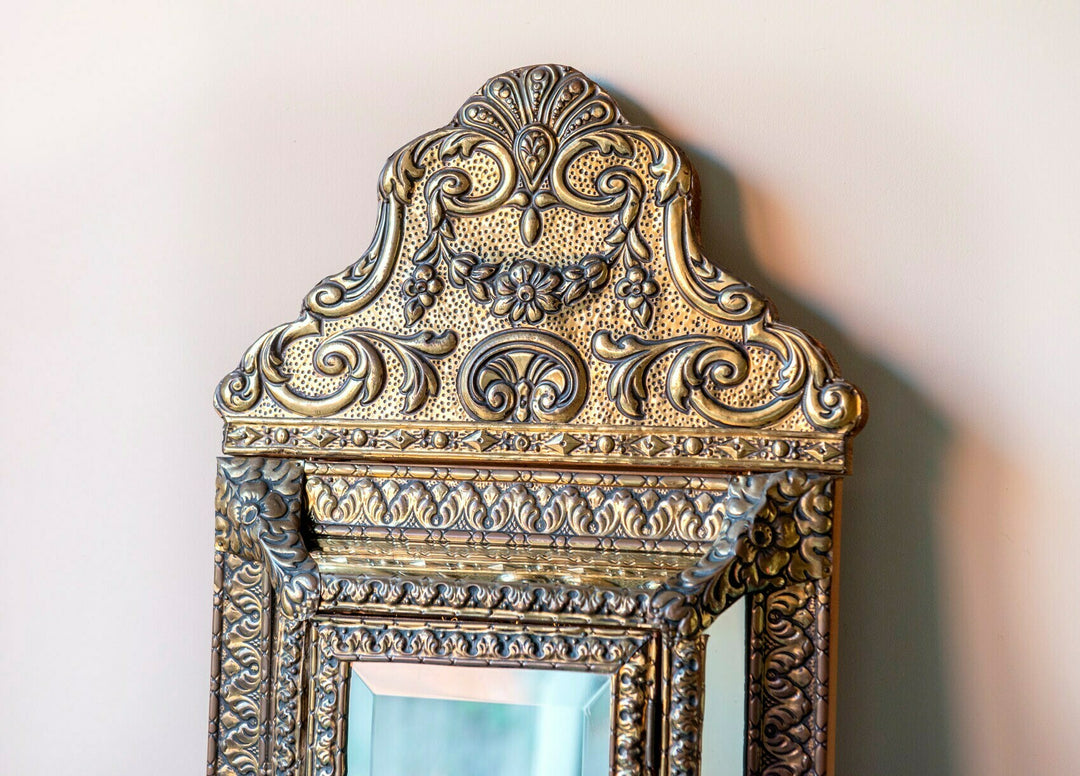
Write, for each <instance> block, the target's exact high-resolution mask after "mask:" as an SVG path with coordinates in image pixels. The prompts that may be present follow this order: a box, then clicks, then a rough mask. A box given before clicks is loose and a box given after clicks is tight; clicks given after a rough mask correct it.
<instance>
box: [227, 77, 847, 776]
mask: <svg viewBox="0 0 1080 776" xmlns="http://www.w3.org/2000/svg"><path fill="white" fill-rule="evenodd" d="M379 194H380V214H379V221H378V226H377V228H376V236H375V239H374V241H373V243H372V246H371V248H369V250H368V251H367V252H366V253H365V254H364V255H363V256H362V257H361V258H360V259H359V260H358V261H357V262H356V263H354V264H353V265H352V266H350V267H349V268H348V269H346V270H345V271H344V272H342V273H340V274H338V275H334V276H331V277H329V278H327V279H325V280H324V281H322V282H321V283H320V284H319V285H318V286H316V288H315V289H314V290H313V291H311V293H309V294H308V296H307V298H306V300H305V303H304V307H303V310H302V312H301V316H300V317H299V318H298V319H297V320H296V321H294V322H292V323H289V324H284V325H282V326H279V327H277V328H275V329H272V330H271V331H269V332H268V333H267V334H265V335H263V336H262V337H261V338H259V339H258V340H257V341H256V342H255V344H254V345H253V346H252V347H251V348H250V349H249V350H248V351H247V353H245V355H244V356H243V358H242V360H241V363H240V365H239V367H238V368H237V369H236V370H235V371H234V372H232V373H231V374H229V375H227V376H226V377H225V379H224V380H223V381H222V383H221V385H220V387H219V389H218V393H217V407H218V410H219V412H221V414H222V416H223V417H224V419H225V424H226V425H225V442H224V451H225V453H226V454H227V457H224V458H221V459H220V461H219V467H218V483H217V500H216V511H217V541H216V550H217V552H216V568H217V573H216V578H215V580H216V581H215V607H214V611H215V616H214V630H213V634H214V635H213V678H212V697H211V709H210V745H209V753H208V768H207V770H208V774H226V773H230V774H231V773H252V774H262V773H274V774H277V775H278V776H286V775H288V774H297V773H304V774H325V775H327V776H331V775H333V774H342V773H344V767H345V762H344V750H345V746H344V744H345V732H346V730H345V727H346V713H345V712H346V708H347V702H348V686H347V678H348V674H347V670H348V664H349V663H350V662H353V661H364V660H394V661H405V662H408V661H413V662H435V663H445V664H453V665H483V666H507V667H510V666H512V667H533V668H537V667H543V668H556V669H568V670H582V671H594V672H600V673H604V674H609V675H611V676H613V677H614V679H615V683H614V687H615V701H614V705H615V713H614V714H613V717H612V720H613V731H612V772H613V773H616V774H619V775H620V776H623V775H626V774H646V773H648V774H696V773H697V772H698V770H699V766H700V751H701V735H702V715H703V693H704V669H705V666H704V644H705V640H704V635H703V632H704V630H705V629H706V628H707V627H708V625H709V624H710V623H711V622H712V621H713V620H714V619H715V618H716V617H717V616H718V615H719V614H720V613H721V612H722V611H724V609H726V608H727V607H728V606H730V605H731V603H733V602H734V601H736V600H737V599H738V598H740V597H742V596H747V597H748V600H749V606H748V612H749V615H748V624H747V628H748V643H749V659H748V665H747V698H746V709H747V716H746V723H747V729H746V749H745V753H744V762H745V770H746V773H748V774H762V773H767V772H768V773H799V774H823V773H825V772H826V769H827V761H826V754H827V751H828V748H827V741H828V731H829V725H828V693H829V689H828V688H829V666H828V663H829V615H830V611H829V598H830V586H831V578H832V571H833V570H832V555H833V534H834V522H835V514H836V507H835V504H836V500H837V498H838V491H839V478H840V477H841V476H842V475H843V474H845V473H846V472H847V469H848V465H849V461H850V439H851V437H852V436H853V435H854V434H855V433H856V432H857V431H858V429H859V427H860V426H861V424H862V422H863V420H864V417H865V403H864V401H863V399H862V397H861V395H860V394H859V392H858V391H857V390H856V389H855V388H854V387H852V386H851V385H850V384H849V383H846V382H844V381H843V380H842V379H841V378H839V377H838V376H837V374H836V371H835V367H834V365H833V363H832V361H831V360H830V358H829V356H828V354H827V353H826V352H825V351H824V350H823V349H822V347H821V346H820V345H818V344H817V343H816V342H814V341H813V340H812V339H811V338H809V337H808V336H807V335H805V334H803V333H802V332H799V331H798V330H796V329H793V328H791V327H788V326H785V325H783V324H780V323H777V322H776V321H775V320H774V318H773V312H772V309H771V306H770V305H769V303H768V301H767V300H765V299H764V298H763V297H762V296H761V295H760V294H758V293H757V292H756V291H754V290H753V289H752V288H750V287H749V286H747V285H745V284H743V283H741V282H740V281H738V280H737V279H735V278H733V277H731V276H730V275H729V274H727V273H726V272H724V271H723V270H720V269H718V268H716V267H715V266H714V265H712V264H711V263H710V262H708V261H707V260H706V259H705V258H704V257H703V256H702V255H701V253H700V251H699V249H698V241H697V230H696V220H695V219H696V208H697V203H696V182H695V179H694V175H693V171H692V170H691V168H690V166H689V163H688V162H687V160H686V158H685V156H684V155H683V154H682V152H681V151H679V150H678V149H677V148H676V147H675V146H674V145H672V144H671V143H670V141H668V140H667V139H666V138H664V137H662V136H661V135H659V134H658V133H656V132H654V131H652V130H648V129H644V128H640V127H633V126H630V125H628V124H627V123H626V122H625V120H624V119H623V118H622V116H621V115H620V114H619V111H618V108H617V107H616V106H615V104H614V102H613V101H612V100H611V98H610V97H609V96H608V95H607V94H606V93H605V92H604V91H603V90H602V89H601V88H600V87H598V86H597V85H596V84H595V83H593V82H592V81H590V80H589V79H588V78H586V77H585V76H583V75H582V74H581V73H579V72H578V71H576V70H573V69H572V68H568V67H563V66H557V65H540V66H535V67H529V68H522V69H519V70H514V71H511V72H509V73H506V74H503V75H501V76H497V77H495V78H493V79H491V80H490V81H488V82H487V83H486V84H485V85H484V86H483V87H481V89H480V90H479V91H478V92H477V93H476V95H474V96H473V97H472V98H470V99H469V100H468V101H467V102H466V103H465V105H464V106H462V108H461V109H460V110H459V111H458V113H457V114H456V115H455V118H454V120H453V121H452V122H451V123H450V124H448V125H447V126H446V127H443V128H441V129H439V130H436V131H434V132H431V133H428V134H426V135H423V136H422V137H420V138H418V139H417V140H415V141H413V142H412V143H410V144H408V145H406V146H405V147H403V148H402V149H401V150H399V151H398V152H397V153H395V154H394V155H393V156H392V157H391V158H390V160H389V162H388V163H387V165H386V167H385V169H384V171H383V174H382V176H381V179H380V186H379ZM619 273H621V275H620V274H619ZM391 387H396V389H397V390H396V391H395V390H391Z"/></svg>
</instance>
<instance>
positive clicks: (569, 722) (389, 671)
mask: <svg viewBox="0 0 1080 776" xmlns="http://www.w3.org/2000/svg"><path fill="white" fill-rule="evenodd" d="M612 680H613V677H612V676H611V675H610V674H593V673H586V672H578V671H553V670H535V669H532V670H530V669H527V668H465V667H461V666H443V665H429V664H421V665H409V664H402V663H388V662H381V661H380V662H365V663H353V664H352V676H351V678H350V680H349V712H348V723H347V724H348V744H347V751H346V756H345V764H346V767H347V769H348V773H349V774H350V776H413V774H419V773H424V774H432V775H434V774H442V775H443V776H472V774H475V773H477V771H478V769H480V770H482V771H483V773H485V774H489V776H606V775H607V774H608V773H609V772H610V769H611V706H612V701H613V699H614V695H613V693H612ZM418 734H419V736H418Z"/></svg>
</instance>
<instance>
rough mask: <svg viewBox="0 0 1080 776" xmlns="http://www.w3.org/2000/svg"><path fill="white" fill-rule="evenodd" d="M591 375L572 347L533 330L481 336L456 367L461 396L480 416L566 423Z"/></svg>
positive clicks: (580, 402)
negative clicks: (458, 367)
mask: <svg viewBox="0 0 1080 776" xmlns="http://www.w3.org/2000/svg"><path fill="white" fill-rule="evenodd" d="M588 385H589V374H588V370H587V369H586V367H585V362H584V361H582V359H581V356H580V355H578V353H577V351H576V350H575V349H574V346H573V345H571V344H570V343H569V342H567V341H566V340H564V339H562V338H561V337H556V336H555V335H554V334H547V333H545V332H541V331H535V330H511V331H503V332H497V333H495V334H492V335H490V336H488V337H486V338H484V339H483V340H481V341H480V342H479V343H477V345H476V346H475V347H473V349H472V350H471V351H469V353H468V355H467V356H465V359H464V361H462V363H461V367H460V369H459V371H458V396H459V398H460V399H461V403H462V405H463V406H464V408H465V411H466V412H467V413H468V414H469V415H470V416H471V417H473V418H475V419H476V420H483V421H513V422H517V423H525V422H534V423H535V422H547V423H565V422H567V421H570V420H572V419H573V418H574V417H575V416H576V415H577V414H578V412H579V411H580V410H581V407H582V405H584V403H585V399H586V397H587V395H588Z"/></svg>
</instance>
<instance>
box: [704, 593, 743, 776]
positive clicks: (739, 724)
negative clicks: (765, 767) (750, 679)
mask: <svg viewBox="0 0 1080 776" xmlns="http://www.w3.org/2000/svg"><path fill="white" fill-rule="evenodd" d="M705 633H706V635H707V636H708V637H709V641H708V644H707V646H706V647H705V719H704V729H703V730H702V735H701V776H743V774H744V773H745V772H746V771H745V769H744V767H743V749H744V745H745V739H746V660H747V654H746V650H747V644H746V599H745V598H740V599H739V600H738V601H736V602H735V603H734V604H732V605H731V607H730V608H729V609H726V610H725V611H724V613H723V614H721V615H720V616H719V617H717V618H716V621H715V622H714V623H713V624H712V625H710V626H709V629H708V630H707V631H705Z"/></svg>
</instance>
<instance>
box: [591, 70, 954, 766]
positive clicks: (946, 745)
mask: <svg viewBox="0 0 1080 776" xmlns="http://www.w3.org/2000/svg"><path fill="white" fill-rule="evenodd" d="M605 88H608V87H606V86H605ZM608 91H609V92H610V93H611V94H612V96H613V97H615V99H616V101H617V102H618V103H619V105H620V107H621V108H622V109H623V112H624V114H625V115H626V117H627V119H628V120H629V121H630V122H631V123H634V124H640V125H643V126H648V127H654V128H657V129H659V130H660V131H661V132H663V131H664V128H663V126H662V123H661V122H658V121H657V120H656V119H655V118H654V117H652V116H650V115H649V114H648V113H647V112H646V111H643V110H642V109H641V108H640V107H639V106H638V105H636V104H635V103H634V101H633V100H632V99H629V98H627V97H626V96H624V95H623V94H621V93H619V92H618V91H617V90H613V89H610V88H608ZM683 148H684V150H685V151H686V152H687V155H688V156H689V157H690V159H691V162H692V163H693V165H694V167H695V169H696V170H697V173H698V176H699V179H700V182H701V202H702V207H701V222H702V223H701V232H702V233H701V237H702V246H703V249H704V251H705V254H706V255H707V256H708V257H709V258H710V259H711V260H712V261H715V262H716V263H717V264H718V265H720V266H722V267H724V268H725V269H726V270H729V271H731V272H732V273H733V274H735V275H736V276H737V277H740V278H742V279H743V280H745V281H747V282H749V283H750V284H751V285H753V286H755V287H756V288H758V289H759V290H760V291H762V292H763V293H764V294H765V295H766V296H768V297H769V298H770V299H772V300H773V302H774V303H775V305H776V308H777V311H778V317H779V318H780V320H782V321H784V322H786V323H790V324H792V325H795V326H798V327H799V328H801V329H804V330H805V331H807V332H809V333H810V334H812V335H813V336H814V337H816V338H817V339H819V340H820V341H821V342H823V343H824V344H825V345H826V347H828V349H829V350H830V352H832V354H833V355H834V356H835V358H836V361H837V363H838V364H839V365H840V371H841V374H842V375H843V376H844V377H845V378H847V379H848V380H850V381H851V382H853V383H854V384H855V385H857V386H859V388H861V389H862V390H863V391H864V392H865V394H866V396H867V401H868V404H869V406H870V420H869V422H868V423H867V425H866V428H865V429H864V430H863V431H862V432H861V433H860V434H859V436H858V438H857V439H856V442H855V456H856V457H855V474H854V476H852V477H850V478H849V479H847V480H846V481H845V483H844V502H843V529H842V540H841V560H840V571H839V575H840V623H839V630H840V632H839V639H838V643H836V644H835V645H836V648H837V649H838V650H839V655H838V661H839V666H838V672H839V687H838V693H837V695H838V697H837V699H836V713H837V731H836V732H837V739H836V752H835V756H836V774H837V775H838V776H863V775H864V774H874V775H875V776H891V775H893V774H896V775H897V776H899V775H900V774H905V775H907V774H911V775H912V776H927V775H928V774H951V773H954V772H955V771H954V768H955V766H956V762H957V757H956V752H955V750H954V739H953V738H952V736H951V731H950V726H949V716H948V711H949V703H948V698H947V695H946V692H947V684H946V681H945V672H944V652H945V645H944V641H943V631H942V624H941V611H940V606H939V597H938V594H937V590H936V587H937V584H938V579H939V568H940V566H939V564H940V563H941V561H942V558H941V557H940V554H941V548H940V546H939V545H938V543H937V533H936V525H935V524H936V521H937V519H938V515H937V511H938V507H937V504H936V497H937V494H938V490H939V480H940V477H941V472H942V464H943V458H944V454H945V451H946V448H947V445H948V443H949V440H950V430H949V428H948V426H947V424H946V422H945V420H944V419H943V418H942V417H941V415H940V414H938V413H937V412H936V411H935V410H934V409H933V408H932V407H931V406H930V404H929V402H928V401H927V399H926V398H925V397H923V396H921V395H920V394H919V393H918V391H917V390H915V389H914V388H913V387H912V386H911V385H909V384H908V383H907V382H906V381H905V380H904V379H903V378H902V377H900V376H899V375H897V374H896V373H895V372H893V371H891V370H890V369H889V368H888V367H887V366H885V365H884V364H882V363H881V362H879V361H877V360H875V359H874V358H873V357H872V356H870V355H869V354H867V353H864V352H861V351H860V350H859V349H858V348H857V347H855V345H854V344H853V343H852V342H851V341H850V340H849V339H848V338H847V337H845V336H844V334H843V333H842V332H840V331H839V330H838V329H837V328H836V327H835V326H834V325H833V324H832V323H831V322H830V321H828V320H827V319H826V318H825V317H823V316H822V315H821V314H820V313H818V312H817V311H815V310H813V309H811V308H810V307H809V306H808V305H807V304H806V303H805V302H802V301H800V300H798V299H796V298H795V297H793V296H792V295H791V294H790V293H788V292H786V291H785V290H784V289H783V288H781V287H779V286H777V285H776V283H775V282H773V281H772V280H770V279H769V278H768V277H767V276H766V275H765V274H764V273H763V271H762V270H761V268H760V265H759V262H758V261H757V258H756V257H755V256H754V252H753V249H752V247H751V245H750V242H749V240H748V238H747V235H746V231H745V228H744V219H743V205H742V202H741V197H740V193H739V187H738V182H737V179H736V177H735V175H734V173H733V172H732V171H731V170H730V169H728V168H727V167H726V166H725V165H724V164H723V163H722V162H720V161H718V160H717V159H715V158H713V157H712V156H710V155H709V154H708V153H707V152H702V151H699V150H697V149H694V148H687V147H685V146H683Z"/></svg>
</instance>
